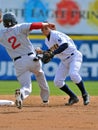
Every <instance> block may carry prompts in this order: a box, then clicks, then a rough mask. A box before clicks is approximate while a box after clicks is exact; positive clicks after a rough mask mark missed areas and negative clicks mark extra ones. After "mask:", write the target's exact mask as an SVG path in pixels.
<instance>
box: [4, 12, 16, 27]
mask: <svg viewBox="0 0 98 130" xmlns="http://www.w3.org/2000/svg"><path fill="white" fill-rule="evenodd" d="M15 24H17V20H16V16H15V15H14V14H13V13H12V12H8V13H5V14H4V15H3V25H4V27H7V28H8V27H12V26H14V25H15Z"/></svg>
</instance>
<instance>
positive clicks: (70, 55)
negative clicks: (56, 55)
mask: <svg viewBox="0 0 98 130" xmlns="http://www.w3.org/2000/svg"><path fill="white" fill-rule="evenodd" d="M73 55H74V53H71V55H70V56H68V57H67V58H66V59H69V58H70V57H71V56H73Z"/></svg>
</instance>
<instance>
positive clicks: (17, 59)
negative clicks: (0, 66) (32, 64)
mask: <svg viewBox="0 0 98 130" xmlns="http://www.w3.org/2000/svg"><path fill="white" fill-rule="evenodd" d="M32 54H33V52H30V53H28V54H27V55H28V56H30V55H32ZM21 57H22V56H18V57H16V58H14V61H16V60H18V59H20V58H21Z"/></svg>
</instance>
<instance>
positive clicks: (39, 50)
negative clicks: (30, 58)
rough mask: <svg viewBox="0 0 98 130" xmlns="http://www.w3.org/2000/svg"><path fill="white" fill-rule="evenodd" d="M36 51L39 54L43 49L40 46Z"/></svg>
mask: <svg viewBox="0 0 98 130" xmlns="http://www.w3.org/2000/svg"><path fill="white" fill-rule="evenodd" d="M35 51H36V53H37V54H43V50H42V49H41V48H40V47H37V48H36V49H35Z"/></svg>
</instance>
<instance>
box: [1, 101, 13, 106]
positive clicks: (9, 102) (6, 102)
mask: <svg viewBox="0 0 98 130" xmlns="http://www.w3.org/2000/svg"><path fill="white" fill-rule="evenodd" d="M14 104H15V103H14V102H13V101H11V100H0V106H4V105H6V106H7V105H8V106H12V105H14Z"/></svg>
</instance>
